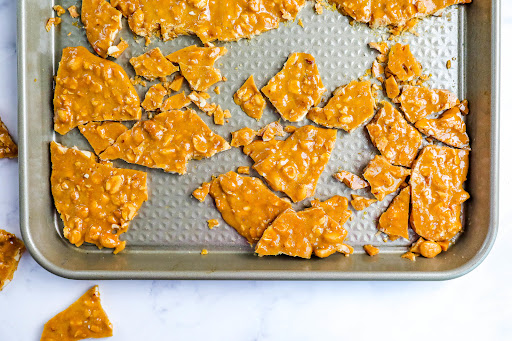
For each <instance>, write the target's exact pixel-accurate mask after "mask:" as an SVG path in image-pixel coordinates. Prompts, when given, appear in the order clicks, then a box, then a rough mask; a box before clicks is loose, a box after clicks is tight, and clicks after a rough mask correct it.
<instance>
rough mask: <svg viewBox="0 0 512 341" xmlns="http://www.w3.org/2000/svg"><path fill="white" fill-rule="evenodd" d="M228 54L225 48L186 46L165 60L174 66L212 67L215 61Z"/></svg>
mask: <svg viewBox="0 0 512 341" xmlns="http://www.w3.org/2000/svg"><path fill="white" fill-rule="evenodd" d="M226 52H228V49H227V48H225V47H198V46H196V45H191V46H187V47H185V48H183V49H181V50H178V51H176V52H173V53H171V54H170V55H168V56H167V57H166V58H167V59H169V60H170V61H171V62H173V63H176V64H186V65H190V66H213V64H215V62H216V61H217V59H219V58H220V57H222V56H223V55H225V54H226Z"/></svg>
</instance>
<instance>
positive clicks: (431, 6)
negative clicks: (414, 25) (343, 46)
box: [329, 0, 471, 27]
mask: <svg viewBox="0 0 512 341" xmlns="http://www.w3.org/2000/svg"><path fill="white" fill-rule="evenodd" d="M329 1H330V2H332V3H334V4H335V5H336V6H337V7H338V9H339V10H340V11H341V12H342V13H343V14H346V15H348V16H350V17H352V18H353V19H354V20H356V21H359V22H363V23H367V24H369V25H370V27H382V26H388V25H393V26H404V25H406V24H407V23H408V22H410V21H411V20H413V19H415V18H421V17H425V16H428V15H431V14H435V13H436V12H439V11H441V10H442V9H444V8H446V7H448V6H451V5H455V4H465V3H470V2H471V0H431V1H413V0H358V1H354V0H329Z"/></svg>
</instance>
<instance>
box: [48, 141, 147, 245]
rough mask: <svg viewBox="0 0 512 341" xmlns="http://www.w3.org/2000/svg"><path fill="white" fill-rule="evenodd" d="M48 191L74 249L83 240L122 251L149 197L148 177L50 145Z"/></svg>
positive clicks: (60, 146)
mask: <svg viewBox="0 0 512 341" xmlns="http://www.w3.org/2000/svg"><path fill="white" fill-rule="evenodd" d="M51 161H52V175H51V187H52V195H53V199H54V202H55V207H56V208H57V211H58V212H59V213H60V216H61V218H62V221H63V222H64V237H65V238H67V239H68V240H69V241H70V242H71V244H74V245H76V246H80V245H82V244H83V243H84V242H87V243H92V244H95V245H96V246H98V247H99V248H103V247H106V248H114V249H115V250H114V253H118V252H120V251H122V250H123V249H124V247H125V245H126V242H125V241H121V240H120V239H119V237H120V235H121V234H122V233H124V232H126V231H127V230H128V224H129V222H130V221H131V220H132V219H133V218H134V217H135V216H136V215H137V211H138V210H139V208H140V207H141V205H142V203H143V202H144V201H146V200H147V199H148V192H147V183H146V182H147V181H146V173H144V172H140V171H135V170H131V169H122V168H114V167H113V166H112V164H111V163H109V162H107V163H98V162H97V161H96V157H95V156H94V155H93V154H92V153H90V152H86V151H81V150H78V149H76V148H66V147H64V146H62V145H60V144H58V143H55V142H52V143H51Z"/></svg>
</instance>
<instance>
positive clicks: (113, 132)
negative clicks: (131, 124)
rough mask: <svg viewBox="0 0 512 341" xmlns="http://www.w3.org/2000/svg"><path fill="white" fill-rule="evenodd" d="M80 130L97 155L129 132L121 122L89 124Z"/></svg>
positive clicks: (80, 127) (82, 126)
mask: <svg viewBox="0 0 512 341" xmlns="http://www.w3.org/2000/svg"><path fill="white" fill-rule="evenodd" d="M78 128H79V129H80V132H81V133H82V135H84V137H85V138H86V139H87V142H89V144H90V145H91V147H92V149H94V152H95V153H96V155H99V154H100V153H101V152H103V151H104V150H105V149H107V148H108V147H110V146H111V145H113V144H114V142H116V140H117V138H118V137H119V136H121V134H122V133H124V132H125V131H127V130H128V128H126V126H125V125H124V124H122V123H119V122H103V123H97V122H89V123H87V124H84V125H81V126H79V127H78Z"/></svg>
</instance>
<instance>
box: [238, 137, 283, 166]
mask: <svg viewBox="0 0 512 341" xmlns="http://www.w3.org/2000/svg"><path fill="white" fill-rule="evenodd" d="M283 144H284V141H280V140H270V141H253V142H251V143H249V144H248V145H246V146H244V149H243V151H244V154H246V155H248V156H249V157H250V158H251V159H252V160H253V161H254V163H259V162H260V161H262V160H264V159H266V158H267V157H269V156H270V155H272V154H274V153H276V152H277V151H278V150H280V149H281V147H282V146H283Z"/></svg>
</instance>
